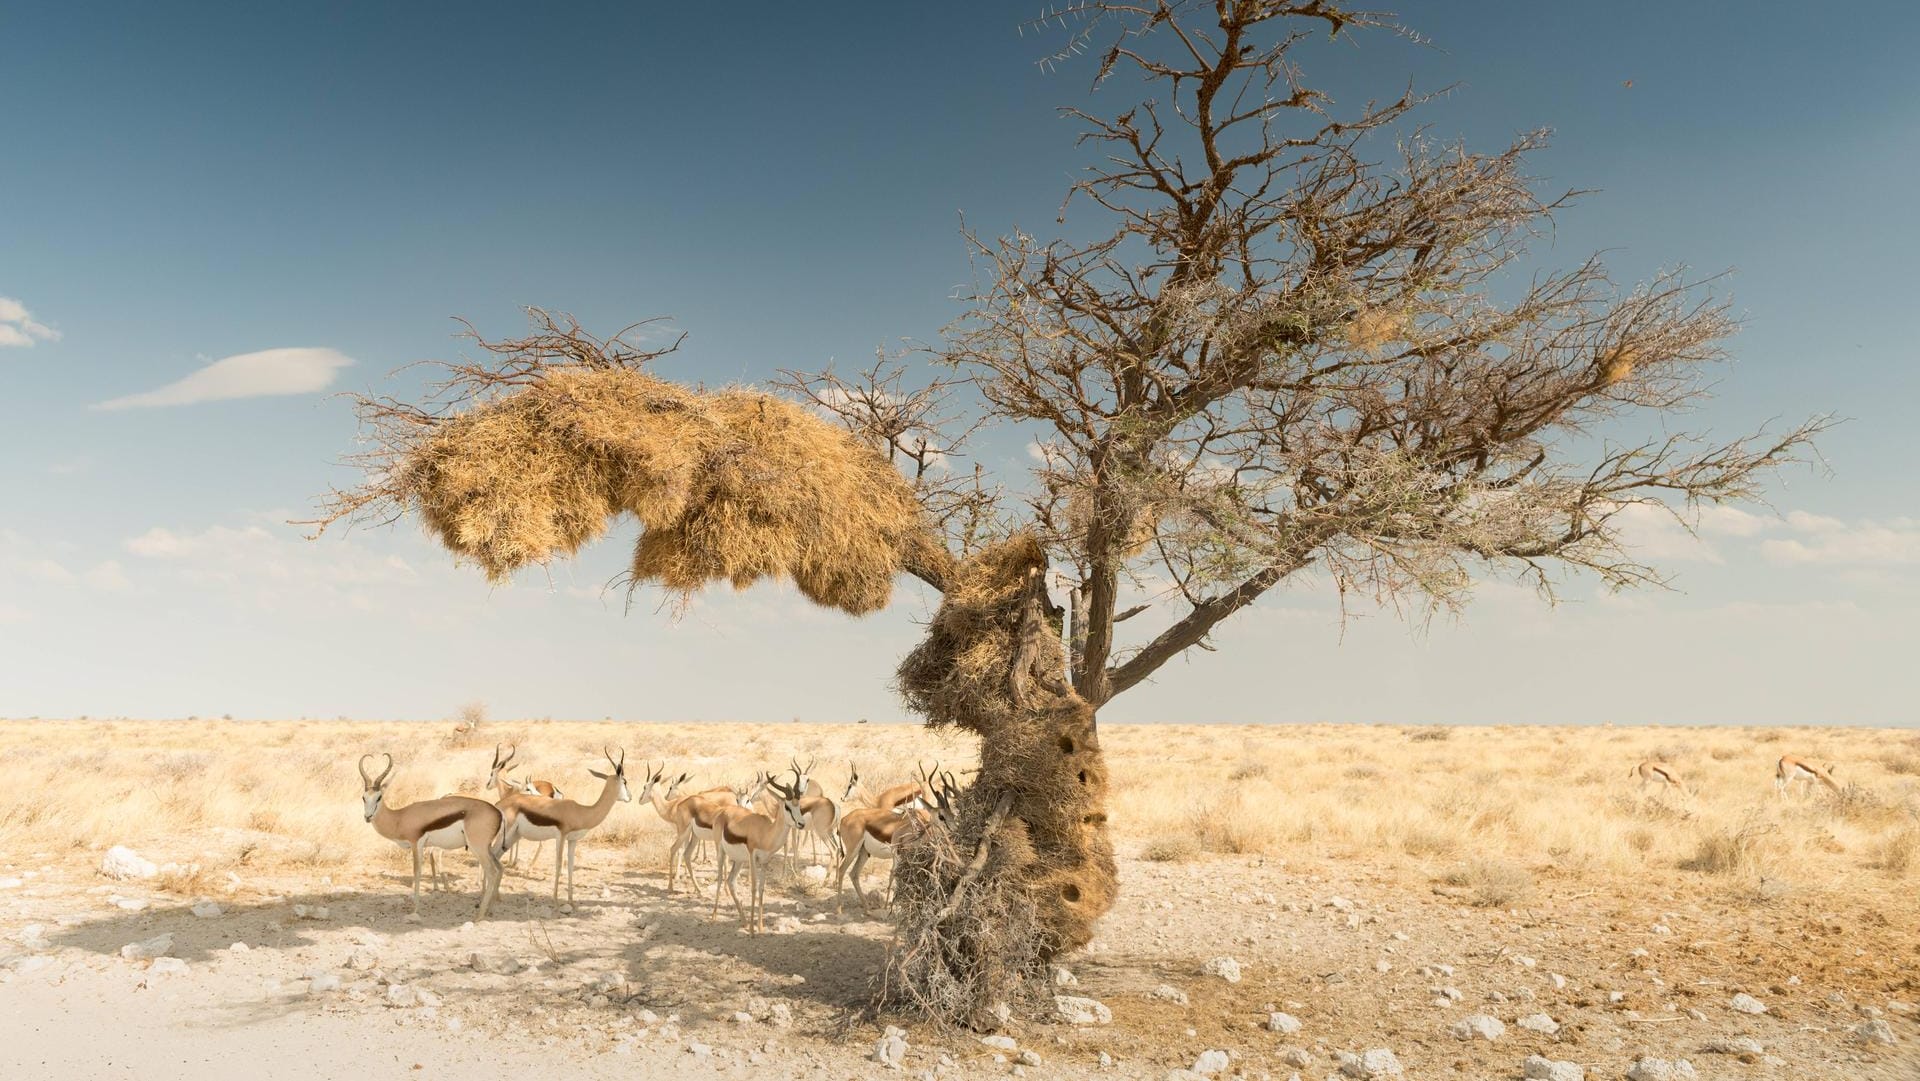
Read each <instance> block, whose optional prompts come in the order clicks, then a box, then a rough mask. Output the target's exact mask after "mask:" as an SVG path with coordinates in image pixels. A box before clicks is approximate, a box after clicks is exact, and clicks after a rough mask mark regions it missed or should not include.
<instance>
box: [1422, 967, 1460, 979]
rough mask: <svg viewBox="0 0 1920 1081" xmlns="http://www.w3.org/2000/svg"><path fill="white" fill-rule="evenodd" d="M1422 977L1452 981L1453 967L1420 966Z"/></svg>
mask: <svg viewBox="0 0 1920 1081" xmlns="http://www.w3.org/2000/svg"><path fill="white" fill-rule="evenodd" d="M1420 975H1422V976H1429V977H1434V978H1441V977H1444V978H1446V979H1452V978H1453V966H1452V965H1422V966H1420Z"/></svg>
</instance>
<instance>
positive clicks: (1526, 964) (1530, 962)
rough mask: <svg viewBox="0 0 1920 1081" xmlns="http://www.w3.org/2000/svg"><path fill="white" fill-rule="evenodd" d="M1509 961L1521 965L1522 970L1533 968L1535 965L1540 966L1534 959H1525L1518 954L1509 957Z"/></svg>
mask: <svg viewBox="0 0 1920 1081" xmlns="http://www.w3.org/2000/svg"><path fill="white" fill-rule="evenodd" d="M1508 960H1509V961H1512V962H1513V963H1514V964H1516V965H1519V966H1520V967H1521V968H1532V967H1533V966H1534V965H1536V964H1539V962H1538V961H1535V960H1534V959H1533V958H1531V957H1524V956H1522V955H1520V954H1517V953H1516V954H1514V955H1513V956H1512V957H1509V958H1508Z"/></svg>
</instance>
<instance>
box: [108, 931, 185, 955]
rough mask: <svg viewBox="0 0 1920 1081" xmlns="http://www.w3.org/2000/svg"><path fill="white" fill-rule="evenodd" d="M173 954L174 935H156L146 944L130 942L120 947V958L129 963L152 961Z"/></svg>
mask: <svg viewBox="0 0 1920 1081" xmlns="http://www.w3.org/2000/svg"><path fill="white" fill-rule="evenodd" d="M171 952H173V934H172V933H171V932H169V933H167V934H164V935H156V936H155V937H153V938H150V939H147V940H146V941H145V942H129V943H127V944H126V945H124V946H122V947H120V956H122V957H124V958H126V959H127V960H129V961H150V960H152V959H153V958H155V957H165V956H166V955H167V954H169V953H171Z"/></svg>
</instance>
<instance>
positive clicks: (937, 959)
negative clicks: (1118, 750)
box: [877, 536, 1119, 1029]
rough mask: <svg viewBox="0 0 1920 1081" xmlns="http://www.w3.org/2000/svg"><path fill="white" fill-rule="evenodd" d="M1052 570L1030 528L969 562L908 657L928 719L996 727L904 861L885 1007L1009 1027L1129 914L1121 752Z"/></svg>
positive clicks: (904, 677) (918, 703)
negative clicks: (1058, 603)
mask: <svg viewBox="0 0 1920 1081" xmlns="http://www.w3.org/2000/svg"><path fill="white" fill-rule="evenodd" d="M1046 565H1047V561H1046V554H1045V551H1044V550H1043V549H1042V547H1041V546H1040V544H1039V542H1038V541H1036V540H1034V539H1033V538H1031V537H1025V536H1021V537H1015V538H1013V539H1012V540H1009V541H1007V542H1005V543H1002V544H999V545H996V546H993V547H990V548H988V549H986V550H984V551H982V552H981V553H979V554H978V555H976V556H974V557H973V558H971V559H969V560H967V561H965V562H963V563H961V564H959V565H958V566H957V567H955V568H954V570H953V573H952V574H951V575H950V576H949V578H948V582H947V591H946V594H945V597H944V599H943V600H942V603H941V605H940V609H939V611H938V612H937V613H936V614H935V616H934V619H933V623H932V625H931V626H930V627H929V628H928V632H927V637H926V639H925V640H924V641H923V642H922V643H921V644H920V646H919V647H918V648H917V649H915V650H914V651H913V652H912V653H911V654H909V655H908V657H907V658H906V660H905V661H904V662H903V663H902V664H901V666H900V671H899V679H900V687H901V690H902V692H903V693H904V694H905V695H906V697H907V700H908V702H909V704H911V705H912V706H913V707H914V708H915V709H917V710H919V711H920V712H922V713H924V714H925V715H926V717H927V720H928V723H930V724H936V725H956V726H959V727H962V728H966V729H969V730H971V731H974V732H977V733H979V734H980V736H981V741H980V772H979V773H978V774H977V775H976V777H975V780H974V783H973V784H972V785H971V786H969V787H968V788H967V789H966V790H965V792H963V793H962V795H961V798H960V800H959V805H958V808H957V812H956V814H955V816H954V824H953V828H952V830H951V831H950V832H949V831H946V830H941V829H938V828H935V829H930V830H928V831H927V833H926V835H925V836H924V837H922V838H920V839H918V840H915V841H913V842H910V843H908V844H905V845H902V846H901V848H900V850H899V851H898V853H897V855H896V858H895V869H894V875H895V878H894V897H895V920H896V931H895V937H894V945H893V949H892V950H891V951H890V952H889V955H888V961H887V967H886V970H885V971H884V972H883V973H882V976H881V979H880V981H879V987H878V995H877V1004H878V1005H879V1006H881V1007H882V1008H888V1009H902V1008H904V1009H910V1010H912V1011H914V1012H917V1013H920V1014H923V1015H926V1016H929V1017H932V1018H934V1019H937V1020H941V1021H946V1022H950V1023H956V1024H963V1025H966V1026H968V1027H972V1028H976V1029H986V1028H994V1027H997V1026H998V1024H999V1023H1000V1022H1002V1021H1004V1019H1005V1017H1006V1016H1007V1015H1008V1012H1009V1011H1022V1007H1023V1006H1024V1005H1026V1004H1028V1003H1029V1002H1030V1000H1032V999H1033V998H1034V997H1035V996H1036V995H1040V994H1042V992H1043V991H1044V988H1045V986H1046V979H1047V973H1048V968H1049V964H1050V962H1052V961H1053V960H1054V959H1055V958H1056V957H1058V956H1059V955H1061V954H1063V953H1065V952H1067V951H1070V950H1074V949H1078V948H1079V947H1081V946H1084V945H1086V943H1087V942H1089V941H1091V940H1092V938H1093V928H1094V922H1095V921H1096V920H1098V919H1099V917H1100V916H1102V915H1103V914H1105V913H1106V912H1107V910H1108V909H1110V908H1112V907H1113V902H1114V898H1115V896H1116V894H1117V892H1118V886H1119V876H1118V871H1117V868H1116V867H1115V864H1114V856H1113V845H1112V843H1111V841H1110V840H1109V839H1108V835H1107V811H1106V798H1107V783H1108V780H1107V768H1106V761H1105V758H1104V756H1103V755H1102V754H1101V751H1100V740H1099V733H1098V731H1097V729H1096V726H1095V724H1094V711H1093V708H1092V706H1090V705H1089V704H1088V703H1087V702H1085V701H1084V700H1083V699H1081V698H1080V696H1079V695H1078V694H1076V693H1074V692H1073V690H1072V689H1071V688H1070V687H1068V686H1067V685H1066V683H1065V680H1064V667H1065V657H1064V652H1063V651H1062V649H1061V646H1060V640H1059V636H1058V635H1057V634H1055V633H1053V632H1052V629H1051V626H1050V624H1049V622H1048V620H1047V615H1048V609H1049V607H1050V605H1049V604H1048V602H1047V599H1046V592H1045V589H1044V585H1043V583H1044V575H1045V570H1046ZM1023 1012H1024V1011H1023Z"/></svg>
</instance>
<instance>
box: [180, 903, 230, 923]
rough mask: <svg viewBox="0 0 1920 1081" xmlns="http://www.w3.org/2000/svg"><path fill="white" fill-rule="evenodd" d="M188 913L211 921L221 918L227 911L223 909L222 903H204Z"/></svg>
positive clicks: (195, 906)
mask: <svg viewBox="0 0 1920 1081" xmlns="http://www.w3.org/2000/svg"><path fill="white" fill-rule="evenodd" d="M187 911H189V912H191V913H193V914H194V915H196V916H198V917H200V918H201V919H203V920H211V919H214V918H215V917H217V916H219V915H220V914H221V913H222V912H225V911H226V909H223V908H221V907H220V902H218V901H202V902H200V903H199V904H197V905H194V906H193V907H192V908H190V909H188V910H187Z"/></svg>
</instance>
